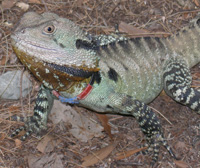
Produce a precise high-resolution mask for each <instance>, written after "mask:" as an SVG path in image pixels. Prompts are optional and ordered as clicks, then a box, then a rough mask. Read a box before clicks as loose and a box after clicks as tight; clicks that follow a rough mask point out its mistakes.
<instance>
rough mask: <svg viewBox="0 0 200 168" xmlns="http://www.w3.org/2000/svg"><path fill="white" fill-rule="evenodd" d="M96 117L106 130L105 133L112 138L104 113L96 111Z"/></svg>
mask: <svg viewBox="0 0 200 168" xmlns="http://www.w3.org/2000/svg"><path fill="white" fill-rule="evenodd" d="M97 117H98V118H99V120H100V121H101V123H102V125H103V127H104V130H105V131H106V133H107V134H108V136H109V137H110V139H111V140H113V137H112V134H111V127H110V125H109V124H108V117H107V115H106V114H98V113H97Z"/></svg>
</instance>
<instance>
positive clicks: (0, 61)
mask: <svg viewBox="0 0 200 168" xmlns="http://www.w3.org/2000/svg"><path fill="white" fill-rule="evenodd" d="M7 61H8V60H7V59H6V57H3V58H2V59H1V60H0V65H5V64H6V62H7Z"/></svg>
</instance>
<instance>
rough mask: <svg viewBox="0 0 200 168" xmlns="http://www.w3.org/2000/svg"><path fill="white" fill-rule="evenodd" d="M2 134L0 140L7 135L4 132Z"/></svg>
mask: <svg viewBox="0 0 200 168" xmlns="http://www.w3.org/2000/svg"><path fill="white" fill-rule="evenodd" d="M0 135H1V136H0V141H3V140H4V139H5V137H6V133H4V132H2V133H1V134H0Z"/></svg>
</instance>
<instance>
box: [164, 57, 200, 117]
mask: <svg viewBox="0 0 200 168" xmlns="http://www.w3.org/2000/svg"><path fill="white" fill-rule="evenodd" d="M163 81H164V90H165V92H166V93H167V94H168V95H169V96H170V97H171V98H173V99H174V100H175V101H177V102H179V103H181V104H183V105H186V106H188V107H189V108H191V109H193V110H195V111H197V113H199V114H200V92H199V91H198V90H197V89H195V88H191V82H192V76H191V74H190V70H189V68H188V66H187V64H186V62H185V61H184V60H182V59H178V58H172V59H171V60H170V61H169V62H168V63H167V66H166V67H165V69H164V74H163Z"/></svg>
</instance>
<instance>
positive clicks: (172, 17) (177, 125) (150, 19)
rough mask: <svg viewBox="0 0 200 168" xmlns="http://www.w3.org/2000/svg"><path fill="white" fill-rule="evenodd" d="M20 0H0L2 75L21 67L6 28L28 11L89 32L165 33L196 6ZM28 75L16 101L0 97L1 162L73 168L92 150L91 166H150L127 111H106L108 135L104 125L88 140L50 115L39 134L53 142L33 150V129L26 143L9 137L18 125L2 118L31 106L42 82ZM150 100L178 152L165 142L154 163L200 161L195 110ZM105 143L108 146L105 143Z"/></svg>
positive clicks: (191, 0)
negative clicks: (27, 91)
mask: <svg viewBox="0 0 200 168" xmlns="http://www.w3.org/2000/svg"><path fill="white" fill-rule="evenodd" d="M17 2H24V3H21V4H20V3H16V1H15V0H3V1H0V11H1V12H0V39H1V41H0V75H1V74H3V73H5V72H6V71H10V70H15V69H23V67H22V66H21V64H20V62H19V60H18V59H17V58H16V56H15V54H14V53H13V50H12V48H11V44H10V34H12V31H13V28H14V25H15V24H16V23H17V21H18V20H19V19H20V17H21V16H22V15H23V13H25V12H26V11H27V10H28V11H36V12H38V13H42V12H45V11H49V12H54V13H56V14H58V15H60V16H62V17H66V18H68V19H70V20H72V21H74V22H75V23H77V24H78V25H80V26H81V27H82V28H83V29H85V30H86V31H89V32H91V33H94V34H100V33H103V34H107V33H111V32H112V31H113V30H114V27H115V25H116V24H118V25H120V30H122V29H123V30H124V29H125V30H127V29H128V28H127V27H128V26H127V24H129V25H131V26H132V27H134V28H139V29H145V30H148V33H149V35H151V36H164V37H167V36H168V35H170V34H173V33H174V32H176V31H178V30H179V29H181V28H182V27H183V26H185V25H186V24H187V23H188V22H189V21H190V20H192V19H193V18H194V17H195V16H196V15H197V13H198V12H199V11H200V2H199V0H174V1H171V0H95V1H92V0H24V1H17ZM126 33H127V34H126V35H127V36H144V34H145V33H141V32H139V33H138V32H137V31H135V30H133V31H132V30H129V29H128V30H127V31H126ZM192 75H193V86H194V87H198V86H199V77H200V74H199V66H198V65H197V66H196V67H195V68H193V69H192ZM32 81H33V85H34V87H33V91H32V92H31V95H29V96H28V97H27V98H24V99H21V100H16V101H10V100H1V99H0V118H1V119H0V130H1V131H0V167H20V168H22V167H23V168H24V167H77V168H78V167H84V165H83V158H84V157H85V156H88V155H89V156H90V154H93V158H92V159H91V160H90V162H91V163H92V160H93V161H94V160H95V159H94V158H95V156H96V158H99V160H100V161H99V162H97V163H95V161H94V164H91V166H90V167H98V168H107V167H110V168H114V167H116V168H121V167H127V168H128V167H133V168H137V167H138V168H140V167H142V168H143V167H144V168H147V167H150V166H149V163H150V161H151V157H150V156H148V155H143V154H138V153H135V150H136V149H140V148H141V146H142V144H144V142H145V139H144V135H143V134H142V132H141V131H140V128H139V126H138V124H137V121H136V120H135V119H134V118H132V117H122V116H113V115H107V116H108V118H109V123H110V125H111V130H112V131H111V132H112V135H109V133H106V131H105V132H104V133H103V136H102V137H98V138H92V139H91V140H89V141H88V142H81V141H79V140H78V139H76V138H74V137H73V136H72V135H71V134H70V132H68V129H69V128H70V125H69V124H66V123H64V126H63V123H62V124H57V125H53V124H52V122H49V123H48V130H47V132H46V133H45V134H44V137H45V135H47V134H48V135H49V137H51V138H50V139H51V143H52V144H53V145H52V144H51V145H50V147H49V146H48V149H45V151H42V150H41V148H40V150H38V149H39V148H38V144H40V143H41V140H40V139H38V138H37V137H35V136H34V135H33V136H31V137H30V138H28V139H27V140H26V141H24V142H22V141H20V140H19V139H16V138H10V136H9V135H10V134H11V132H12V131H13V130H15V129H16V128H17V127H19V126H21V125H23V124H22V123H19V122H13V121H9V120H6V118H8V117H9V116H11V115H14V114H17V115H19V116H20V115H23V112H27V111H32V109H33V106H34V99H35V96H36V93H37V91H38V87H39V83H38V82H37V81H36V80H35V78H34V77H33V76H32ZM150 106H151V107H153V108H154V109H156V111H155V112H156V113H157V111H159V112H160V113H162V115H164V116H165V117H166V118H164V117H162V116H161V115H160V114H158V116H159V118H160V120H161V122H162V127H163V131H164V134H165V137H166V138H167V140H168V142H169V144H170V146H171V147H172V148H173V150H174V152H175V154H176V156H177V157H178V158H180V160H179V161H175V160H174V159H173V158H172V157H171V156H170V155H169V154H168V153H167V151H166V150H165V149H164V148H162V149H161V151H160V155H159V161H158V163H157V164H156V166H155V167H158V168H161V167H162V168H168V167H169V168H175V167H179V168H187V167H188V168H189V167H191V168H198V167H199V168H200V162H199V160H200V152H199V151H200V133H199V124H200V115H198V114H196V113H195V112H193V111H192V110H190V109H188V108H187V107H185V106H182V105H180V104H178V103H176V102H174V101H173V100H171V99H170V98H169V97H168V96H166V95H165V94H161V95H160V96H159V97H158V98H156V100H154V101H153V102H152V103H151V104H150ZM73 108H74V109H75V110H78V111H81V113H83V114H84V115H86V116H88V118H93V119H94V120H96V121H97V122H98V123H99V124H100V125H101V122H100V120H99V118H100V117H98V116H96V114H95V113H91V112H90V111H89V110H86V109H83V108H76V107H73ZM167 120H169V121H167ZM63 127H64V129H63ZM105 129H106V128H105ZM52 137H53V138H52ZM48 142H49V141H48ZM110 144H114V145H110ZM42 146H47V145H44V144H43V145H42ZM106 146H108V147H110V148H104V147H106ZM113 146H114V147H113ZM36 147H37V148H36ZM49 148H50V149H49ZM96 151H97V152H96ZM102 151H103V152H102ZM130 151H133V153H135V154H133V155H131V156H129V157H125V158H123V157H122V158H120V159H116V156H117V155H118V154H119V153H120V152H123V153H124V155H125V154H126V153H131V152H130ZM102 153H103V154H102ZM105 153H108V155H106V154H105ZM102 155H103V157H102ZM86 159H88V158H86ZM88 160H89V159H88Z"/></svg>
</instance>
